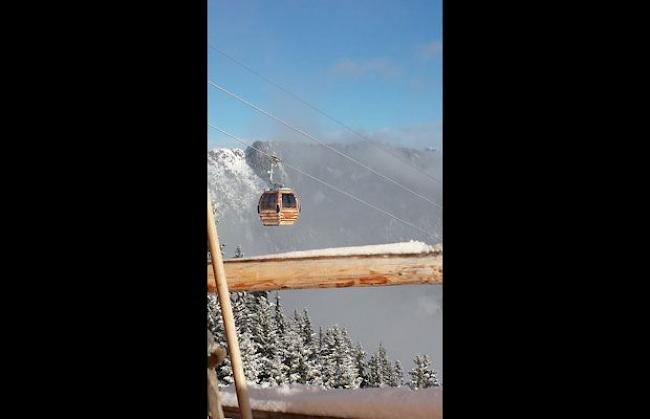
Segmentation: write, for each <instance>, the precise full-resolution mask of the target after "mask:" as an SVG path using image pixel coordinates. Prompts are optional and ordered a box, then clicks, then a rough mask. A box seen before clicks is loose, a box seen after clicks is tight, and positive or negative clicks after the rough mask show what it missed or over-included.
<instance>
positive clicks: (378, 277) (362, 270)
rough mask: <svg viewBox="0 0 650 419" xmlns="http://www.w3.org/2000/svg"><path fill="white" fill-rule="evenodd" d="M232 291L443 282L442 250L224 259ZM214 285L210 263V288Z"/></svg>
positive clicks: (209, 289) (229, 286)
mask: <svg viewBox="0 0 650 419" xmlns="http://www.w3.org/2000/svg"><path fill="white" fill-rule="evenodd" d="M224 268H225V271H226V278H227V280H228V288H229V289H230V290H231V291H270V290H283V289H308V288H342V287H369V286H389V285H411V284H442V253H441V252H431V253H423V254H412V255H371V256H331V257H308V258H286V259H282V258H277V259H260V260H255V259H243V260H238V259H229V260H226V261H224ZM213 287H214V280H213V272H212V269H211V266H208V291H212V290H213Z"/></svg>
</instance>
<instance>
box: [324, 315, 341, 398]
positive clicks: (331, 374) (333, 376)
mask: <svg viewBox="0 0 650 419" xmlns="http://www.w3.org/2000/svg"><path fill="white" fill-rule="evenodd" d="M337 335H338V327H337V326H332V327H329V328H327V329H326V330H325V332H324V333H323V332H322V329H321V339H320V340H321V345H320V346H321V350H320V359H321V377H322V381H323V386H324V387H326V388H335V387H336V386H337V385H338V371H337V365H336V351H337V350H338V348H337V343H338V340H337V337H336V336H337Z"/></svg>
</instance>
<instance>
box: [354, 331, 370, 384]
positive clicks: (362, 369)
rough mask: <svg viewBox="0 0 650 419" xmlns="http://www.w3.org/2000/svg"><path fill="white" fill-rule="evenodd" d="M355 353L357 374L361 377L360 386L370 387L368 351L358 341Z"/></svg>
mask: <svg viewBox="0 0 650 419" xmlns="http://www.w3.org/2000/svg"><path fill="white" fill-rule="evenodd" d="M353 355H354V363H355V366H356V369H357V375H358V376H359V378H360V381H359V387H368V363H367V362H366V352H365V351H364V350H363V347H362V346H361V343H360V342H357V346H355V348H354V352H353Z"/></svg>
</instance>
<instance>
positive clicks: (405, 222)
mask: <svg viewBox="0 0 650 419" xmlns="http://www.w3.org/2000/svg"><path fill="white" fill-rule="evenodd" d="M208 127H210V128H212V129H215V130H217V131H219V132H221V133H222V134H225V135H227V136H228V137H230V138H232V139H233V140H235V141H237V142H239V143H240V144H243V145H245V146H246V147H250V148H252V149H253V150H255V151H257V152H259V153H262V154H264V155H266V156H268V157H271V155H270V154H268V153H266V152H264V151H262V150H260V149H258V148H256V147H253V146H252V145H249V144H248V143H246V142H245V141H244V140H242V139H240V138H238V137H236V136H234V135H233V134H230V133H228V132H226V131H224V130H222V129H221V128H219V127H216V126H214V125H212V124H210V123H208ZM283 163H284V166H286V167H288V168H290V169H293V170H295V171H296V172H298V173H300V174H302V175H304V176H307V177H309V178H311V179H313V180H315V181H317V182H319V183H322V184H323V185H325V186H327V187H328V188H331V189H333V190H335V191H336V192H339V193H341V194H343V195H345V196H347V197H349V198H352V199H354V200H355V201H357V202H360V203H362V204H364V205H367V206H369V207H370V208H372V209H374V210H376V211H379V212H381V213H382V214H384V215H387V216H388V217H390V218H392V219H394V220H396V221H399V222H401V223H403V224H405V225H407V226H409V227H411V228H413V229H415V230H417V231H419V232H421V233H424V234H426V235H427V236H429V237H431V238H433V239H434V240H438V239H439V238H440V236H439V235H438V234H437V233H435V235H432V234H431V233H430V232H428V231H426V230H423V229H421V228H420V227H418V226H416V225H415V224H413V223H410V222H408V221H406V220H403V219H401V218H399V217H398V216H396V215H393V214H391V213H390V212H388V211H385V210H383V209H381V208H379V207H377V206H375V205H373V204H371V203H369V202H367V201H365V200H363V199H361V198H358V197H356V196H354V195H353V194H351V193H349V192H346V191H344V190H342V189H340V188H338V187H336V186H334V185H332V184H330V183H328V182H326V181H324V180H322V179H319V178H317V177H316V176H312V175H310V174H309V173H307V172H305V171H303V170H301V169H299V168H297V167H294V166H292V165H290V164H289V163H287V162H283Z"/></svg>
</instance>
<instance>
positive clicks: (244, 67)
mask: <svg viewBox="0 0 650 419" xmlns="http://www.w3.org/2000/svg"><path fill="white" fill-rule="evenodd" d="M208 48H210V49H211V50H213V51H215V52H217V53H219V54H221V55H222V56H224V57H225V58H227V59H229V60H230V61H232V62H233V63H235V64H237V65H239V66H240V67H242V68H243V69H245V70H246V71H248V72H250V73H251V74H253V75H255V76H257V77H258V78H260V79H261V80H263V81H265V82H267V83H269V84H270V85H272V86H274V87H275V88H277V89H279V90H280V91H282V92H284V93H286V94H287V95H289V96H291V97H293V98H294V99H295V100H297V101H298V102H300V103H302V104H303V105H305V106H307V107H308V108H310V109H312V110H313V111H315V112H318V113H319V114H321V115H322V116H324V117H325V118H327V119H329V120H330V121H332V122H334V123H336V124H338V125H339V126H341V127H343V128H345V129H346V130H348V131H349V132H351V133H352V134H354V135H356V136H357V137H359V138H361V139H362V140H363V141H365V142H366V143H368V144H370V145H372V146H373V147H376V148H377V149H379V150H381V151H383V152H385V153H387V154H389V155H391V156H393V157H394V158H395V159H397V160H399V161H400V162H402V163H404V164H406V165H407V166H409V167H411V168H412V169H414V170H416V171H418V172H420V173H421V174H422V175H424V176H426V177H427V178H429V179H431V180H433V181H434V182H437V183H442V181H441V180H440V179H438V178H436V177H433V176H431V175H430V174H428V173H427V172H425V171H424V170H422V169H421V168H419V167H417V166H415V165H413V164H411V163H409V162H407V161H406V160H404V159H402V158H401V157H400V156H398V155H397V154H395V153H393V152H391V151H390V150H387V149H386V148H384V147H380V146H379V145H377V144H376V143H375V142H374V141H372V140H371V139H369V138H368V137H366V136H365V135H363V134H361V133H360V132H358V131H357V130H355V129H353V128H352V127H350V126H349V125H347V124H346V123H344V122H343V121H341V120H339V119H337V118H335V117H334V116H332V115H330V114H329V113H327V112H325V111H324V110H322V109H321V108H319V107H317V106H315V105H312V104H311V103H309V102H308V101H307V100H305V99H303V98H301V97H300V96H298V95H296V94H295V93H293V92H292V91H290V90H289V89H287V88H285V87H283V86H282V85H280V84H279V83H276V82H275V81H273V80H271V79H270V78H268V77H266V76H264V75H263V74H261V73H260V72H258V71H256V70H254V69H253V68H251V67H250V66H248V65H246V64H244V63H243V62H241V61H239V60H238V59H236V58H235V57H233V56H231V55H230V54H227V53H226V52H224V51H222V50H221V49H219V48H217V47H214V46H212V45H210V44H208Z"/></svg>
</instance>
